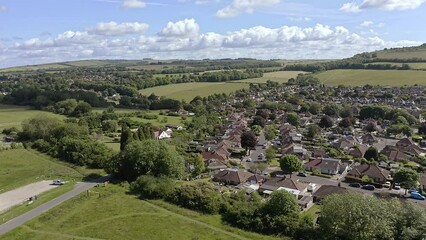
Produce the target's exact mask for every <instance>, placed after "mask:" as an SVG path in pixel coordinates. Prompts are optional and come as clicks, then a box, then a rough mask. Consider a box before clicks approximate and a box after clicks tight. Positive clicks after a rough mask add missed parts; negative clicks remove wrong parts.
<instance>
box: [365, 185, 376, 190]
mask: <svg viewBox="0 0 426 240" xmlns="http://www.w3.org/2000/svg"><path fill="white" fill-rule="evenodd" d="M361 188H362V189H365V190H369V191H374V190H375V189H376V187H375V186H373V185H370V184H366V185H364V186H362V187H361Z"/></svg>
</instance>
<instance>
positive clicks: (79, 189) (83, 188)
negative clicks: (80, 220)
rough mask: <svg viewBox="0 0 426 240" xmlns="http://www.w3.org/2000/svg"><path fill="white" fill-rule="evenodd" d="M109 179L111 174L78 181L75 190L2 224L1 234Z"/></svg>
mask: <svg viewBox="0 0 426 240" xmlns="http://www.w3.org/2000/svg"><path fill="white" fill-rule="evenodd" d="M108 179H109V176H105V177H102V178H99V179H97V180H96V181H94V182H84V183H77V184H76V185H75V186H74V189H73V190H71V191H69V192H67V193H64V194H62V195H61V196H59V197H57V198H54V199H52V200H50V201H49V202H46V203H44V204H42V205H40V206H38V207H36V208H34V209H32V210H31V211H28V212H26V213H24V214H22V215H21V216H19V217H16V218H14V219H12V220H10V221H8V222H6V223H4V224H2V225H0V236H2V235H4V234H6V233H8V232H10V231H12V230H13V229H15V228H17V227H19V226H21V225H22V224H24V223H26V222H28V221H29V220H31V219H33V218H35V217H37V216H39V215H41V214H42V213H45V212H47V211H48V210H50V209H52V208H54V207H56V206H58V205H59V204H61V203H63V202H65V201H67V200H69V199H71V198H73V197H75V196H77V195H78V194H80V193H82V192H85V191H87V190H89V189H91V188H93V187H94V186H96V185H97V184H99V183H101V182H104V181H107V180H108Z"/></svg>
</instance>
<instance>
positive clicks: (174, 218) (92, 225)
mask: <svg viewBox="0 0 426 240" xmlns="http://www.w3.org/2000/svg"><path fill="white" fill-rule="evenodd" d="M111 236H113V237H114V239H153V240H155V239H171V238H173V239H275V238H273V237H267V236H262V235H259V234H254V233H249V232H245V231H242V230H239V229H235V228H232V227H229V226H226V225H223V224H222V223H221V220H220V216H219V215H203V214H199V213H197V212H194V211H190V210H186V209H182V208H179V207H177V206H174V205H171V204H168V203H165V202H163V201H161V200H156V201H144V200H140V199H138V198H136V197H135V196H133V195H129V194H127V193H126V188H124V187H121V186H118V185H112V184H110V185H109V186H108V187H107V188H104V187H102V188H97V189H94V190H93V191H92V193H91V194H90V195H89V196H87V195H86V194H81V195H79V196H77V197H75V198H73V199H72V200H69V201H67V202H65V203H64V204H62V205H60V206H58V207H56V208H54V209H52V210H50V211H49V212H47V213H45V214H43V215H41V216H40V217H38V218H36V219H34V220H32V221H30V222H28V223H26V224H25V225H23V226H21V227H19V228H17V229H15V230H13V231H12V232H10V233H8V234H6V235H4V236H3V237H2V238H0V239H34V240H36V239H40V240H41V239H52V238H57V239H83V238H84V239H86V238H91V239H94V238H97V239H99V238H100V239H109V238H111Z"/></svg>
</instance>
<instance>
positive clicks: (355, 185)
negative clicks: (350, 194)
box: [349, 182, 361, 188]
mask: <svg viewBox="0 0 426 240" xmlns="http://www.w3.org/2000/svg"><path fill="white" fill-rule="evenodd" d="M349 187H355V188H360V187H361V184H360V183H357V182H355V183H349Z"/></svg>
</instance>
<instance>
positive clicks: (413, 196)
mask: <svg viewBox="0 0 426 240" xmlns="http://www.w3.org/2000/svg"><path fill="white" fill-rule="evenodd" d="M410 195H411V198H414V199H417V200H425V199H426V197H425V196H423V195H421V194H420V193H418V192H411V193H410Z"/></svg>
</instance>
